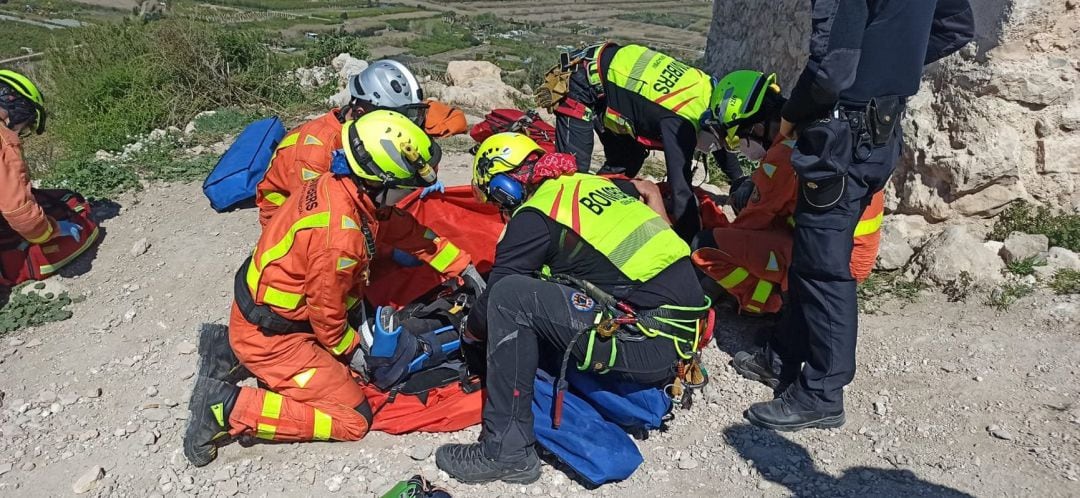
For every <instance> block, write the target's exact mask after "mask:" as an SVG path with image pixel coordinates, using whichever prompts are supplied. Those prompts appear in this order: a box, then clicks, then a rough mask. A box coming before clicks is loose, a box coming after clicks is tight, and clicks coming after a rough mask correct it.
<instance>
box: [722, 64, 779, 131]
mask: <svg viewBox="0 0 1080 498" xmlns="http://www.w3.org/2000/svg"><path fill="white" fill-rule="evenodd" d="M783 103H784V97H783V96H781V95H780V85H778V84H777V83H776V73H770V74H765V73H762V72H760V71H750V70H740V71H734V72H732V73H730V74H728V75H727V76H724V78H723V79H721V80H720V81H719V82H718V83H716V85H714V87H713V94H712V99H711V100H710V102H709V109H710V110H711V111H712V115H713V118H714V120H715V122H716V126H717V127H718V128H719V131H720V132H721V137H722V138H723V139H724V141H725V142H726V145H727V147H728V149H731V150H736V149H738V147H739V141H740V139H751V140H754V141H758V142H763V143H764V145H765V146H766V147H768V145H770V144H769V143H768V142H769V141H770V140H771V138H772V136H771V134H770V133H768V132H767V130H765V128H770V127H771V126H770V124H771V122H772V121H779V119H780V109H781V108H782V107H783ZM759 124H760V125H761V126H760V127H758V126H757V125H759ZM755 128H759V131H757V133H755Z"/></svg>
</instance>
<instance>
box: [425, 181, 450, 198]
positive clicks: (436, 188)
mask: <svg viewBox="0 0 1080 498" xmlns="http://www.w3.org/2000/svg"><path fill="white" fill-rule="evenodd" d="M432 192H438V193H440V194H444V193H446V187H445V186H443V184H442V181H437V182H435V183H433V184H431V186H430V187H424V190H421V191H420V198H421V199H423V198H424V197H427V196H428V194H431V193H432Z"/></svg>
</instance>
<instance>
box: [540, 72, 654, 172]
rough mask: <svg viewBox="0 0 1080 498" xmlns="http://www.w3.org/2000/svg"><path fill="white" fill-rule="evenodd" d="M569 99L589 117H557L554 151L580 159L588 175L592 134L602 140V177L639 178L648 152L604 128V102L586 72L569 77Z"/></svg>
mask: <svg viewBox="0 0 1080 498" xmlns="http://www.w3.org/2000/svg"><path fill="white" fill-rule="evenodd" d="M566 98H568V99H570V100H573V101H576V102H578V103H579V104H581V106H582V108H581V110H582V111H585V112H588V113H589V114H587V115H574V116H570V115H567V114H562V113H556V115H555V148H556V150H558V151H559V152H565V153H567V154H573V155H574V156H575V158H576V159H577V167H578V171H579V172H581V173H588V172H589V167H590V166H591V164H592V152H593V133H596V135H597V136H599V137H600V144H601V145H603V146H604V165H603V166H602V167H601V170H600V172H601V173H605V174H607V173H611V174H623V175H626V176H628V177H630V178H633V177H635V176H637V174H638V172H639V171H641V167H642V166H643V165H644V164H645V159H646V158H647V157H649V151H648V150H646V149H645V147H644V146H643V145H641V144H640V143H638V141H637V140H635V139H634V138H633V137H630V136H627V135H619V134H616V133H612V132H611V131H608V130H607V128H604V120H603V112H604V105H605V104H604V102H603V99H601V98H599V97H597V95H596V92H595V91H594V90H593V88H592V86H591V85H589V78H588V76H587V75H586V72H585V70H584V69H578V70H577V71H574V74H572V75H571V76H570V89H569V92H568V93H567V94H566ZM586 109H587V111H586Z"/></svg>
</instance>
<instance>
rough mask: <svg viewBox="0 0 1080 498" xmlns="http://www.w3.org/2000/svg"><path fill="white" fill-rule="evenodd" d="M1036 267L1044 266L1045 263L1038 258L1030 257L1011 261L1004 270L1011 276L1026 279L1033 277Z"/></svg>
mask: <svg viewBox="0 0 1080 498" xmlns="http://www.w3.org/2000/svg"><path fill="white" fill-rule="evenodd" d="M1038 266H1046V261H1044V260H1043V259H1042V258H1039V257H1038V256H1032V257H1030V258H1024V259H1019V260H1016V261H1012V262H1010V263H1008V264H1006V269H1007V270H1008V271H1009V273H1012V274H1013V275H1019V276H1021V277H1026V276H1028V275H1034V274H1035V268H1036V267H1038Z"/></svg>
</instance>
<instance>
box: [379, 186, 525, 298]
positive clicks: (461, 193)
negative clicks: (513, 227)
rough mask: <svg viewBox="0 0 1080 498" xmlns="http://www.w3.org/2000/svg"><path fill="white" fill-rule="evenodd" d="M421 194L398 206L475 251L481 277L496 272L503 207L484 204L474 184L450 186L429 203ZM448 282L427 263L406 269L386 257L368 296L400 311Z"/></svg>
mask: <svg viewBox="0 0 1080 498" xmlns="http://www.w3.org/2000/svg"><path fill="white" fill-rule="evenodd" d="M419 196H420V192H419V191H417V192H414V193H412V194H410V195H409V196H408V197H406V198H404V199H402V200H401V201H400V202H398V204H397V207H398V208H399V209H402V210H404V211H406V212H408V213H410V214H412V215H413V216H415V217H416V219H417V220H418V221H419V222H420V223H421V224H422V225H424V226H427V227H430V228H431V229H432V230H433V231H434V232H435V233H437V234H439V237H440V238H445V239H447V240H449V241H451V242H453V243H454V245H456V246H458V247H459V248H460V249H461V250H462V251H463V252H467V253H469V255H470V256H471V257H472V263H473V265H475V266H476V269H477V270H478V271H480V273H487V272H489V271H491V264H492V263H493V262H494V261H495V244H496V243H498V240H499V237H500V236H501V234H502V231H503V229H504V228H505V226H506V222H505V221H504V220H503V218H502V215H501V214H500V213H499V210H498V208H497V207H495V206H494V205H492V204H482V203H480V202H478V201H477V200H476V198H474V197H473V194H472V187H471V186H469V185H461V186H455V187H447V188H446V192H445V193H443V194H434V195H429V196H428V197H427V198H425V199H420V198H419ZM445 280H446V279H445V278H443V277H442V276H440V275H439V274H438V273H436V272H435V270H434V269H432V268H431V267H430V266H427V265H423V266H416V267H411V268H403V267H401V266H398V265H397V264H396V263H394V262H393V261H390V260H385V261H384V260H382V259H380V261H379V264H378V265H377V267H376V268H374V273H373V274H372V277H371V284H370V285H369V286H368V288H367V289H366V290H365V297H366V299H367V300H368V302H370V303H371V304H373V305H376V306H387V305H389V306H395V307H400V306H404V305H406V304H409V303H411V302H413V301H415V300H416V299H417V298H419V297H420V296H422V295H424V294H426V293H427V292H428V291H430V290H432V289H434V288H436V287H438V286H439V285H441V284H442V283H443V282H444V281H445Z"/></svg>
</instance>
